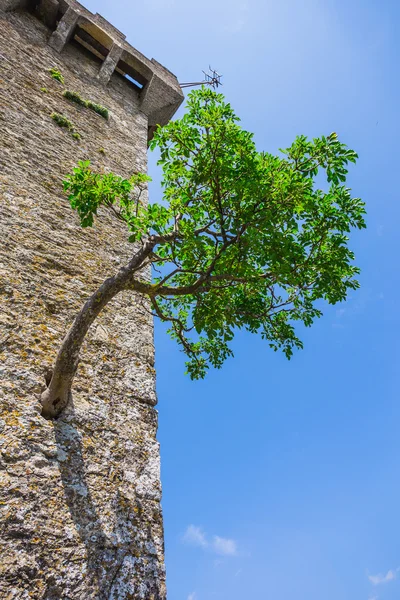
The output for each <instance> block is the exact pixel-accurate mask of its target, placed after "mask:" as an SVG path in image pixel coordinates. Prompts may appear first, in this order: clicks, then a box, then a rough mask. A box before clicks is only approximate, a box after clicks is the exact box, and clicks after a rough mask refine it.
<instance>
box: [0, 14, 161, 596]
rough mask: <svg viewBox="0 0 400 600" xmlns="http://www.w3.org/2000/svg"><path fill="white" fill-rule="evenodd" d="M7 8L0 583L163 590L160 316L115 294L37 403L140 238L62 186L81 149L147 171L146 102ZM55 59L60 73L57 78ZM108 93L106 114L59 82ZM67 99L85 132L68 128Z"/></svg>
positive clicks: (1, 176)
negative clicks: (98, 294)
mask: <svg viewBox="0 0 400 600" xmlns="http://www.w3.org/2000/svg"><path fill="white" fill-rule="evenodd" d="M50 35H51V31H50V30H49V29H48V28H47V27H46V26H45V25H43V24H42V23H41V22H40V21H39V20H38V19H37V18H36V17H35V16H34V15H32V14H29V13H28V12H25V11H17V12H7V13H6V12H2V11H1V9H0V140H1V151H0V209H1V213H0V436H1V437H0V463H1V464H0V468H1V475H0V511H1V525H2V528H1V541H0V544H1V545H0V598H2V599H3V598H4V599H5V600H11V599H13V600H14V599H28V598H29V599H45V600H56V599H57V600H60V599H65V600H78V599H79V600H87V599H99V600H100V599H107V600H122V599H128V598H129V599H136V598H143V599H146V600H161V599H164V598H165V594H166V592H165V572H164V556H163V525H162V513H161V507H160V496H161V487H160V475H159V447H158V443H157V441H156V431H157V412H156V410H155V409H154V405H155V403H156V395H155V372H154V348H153V330H152V318H151V316H150V314H149V312H148V310H147V306H146V305H144V304H143V303H142V302H141V299H140V298H139V297H135V296H134V295H132V294H126V295H125V294H122V295H120V296H118V297H117V298H116V299H115V300H114V301H113V302H112V303H111V304H110V305H109V306H108V307H107V309H106V310H105V311H104V312H103V313H102V314H101V315H100V318H99V319H98V321H97V323H95V325H94V326H93V328H92V329H91V330H90V332H89V335H88V339H87V341H86V343H85V346H84V348H83V351H82V354H81V363H80V366H79V369H78V373H77V377H76V380H75V383H74V388H73V405H72V406H70V407H69V408H68V409H67V411H66V412H65V413H64V414H63V415H62V416H61V417H60V418H59V419H58V420H57V421H54V422H52V421H47V420H45V419H43V418H42V417H41V416H40V403H39V397H40V393H41V390H42V389H43V386H44V383H45V377H46V373H47V372H48V370H49V368H51V366H52V362H53V360H54V358H55V355H56V352H57V350H58V347H59V344H60V342H61V340H62V338H63V336H64V334H65V333H66V330H67V328H68V326H69V325H70V324H71V322H72V319H73V318H74V316H75V314H76V312H77V310H78V309H79V308H80V307H81V305H82V303H83V302H84V300H85V299H86V298H87V297H88V295H90V293H91V292H93V291H94V290H95V289H96V287H97V286H98V285H99V284H100V283H101V282H102V280H103V279H104V278H105V277H106V276H107V275H109V274H113V273H115V271H116V270H117V269H118V267H119V265H120V264H121V263H122V262H123V261H125V260H127V258H128V257H129V256H130V254H131V253H132V246H131V245H130V244H128V243H127V242H126V238H127V236H126V232H125V231H124V229H123V226H121V224H119V223H118V222H116V221H112V220H111V219H110V218H108V217H107V215H101V216H100V218H99V219H98V221H97V223H96V226H95V227H94V228H92V229H82V228H80V226H79V223H78V220H77V217H76V215H75V213H74V212H73V211H72V210H71V209H70V207H69V204H68V202H67V200H66V197H65V195H64V194H63V192H62V177H63V175H64V174H65V173H68V172H69V171H70V170H71V169H72V168H73V166H74V165H75V164H76V162H77V161H78V160H80V159H84V160H86V159H90V160H91V162H92V164H93V166H94V167H95V168H96V169H105V170H113V171H114V172H116V173H119V174H120V175H123V176H129V175H130V174H131V173H132V172H134V171H145V170H146V145H147V136H148V126H149V122H148V114H145V113H144V112H143V110H142V109H141V98H140V94H139V92H138V91H136V90H135V89H134V88H133V87H132V86H131V85H130V84H129V83H128V82H127V81H125V80H124V79H123V77H121V76H119V75H118V74H115V73H114V74H113V75H112V77H111V80H110V82H109V84H108V85H107V86H104V85H103V84H102V83H101V82H99V80H98V77H97V76H98V72H99V60H98V59H96V57H94V56H93V55H92V54H91V53H89V52H86V51H85V50H84V49H83V48H82V47H78V46H77V45H76V44H75V43H69V44H68V45H67V46H66V47H65V48H64V49H63V51H62V53H61V54H58V53H57V52H56V51H54V50H53V49H52V48H51V47H49V45H48V40H49V37H50ZM52 67H55V68H57V69H59V70H60V71H61V73H62V74H63V75H64V78H65V87H63V86H62V85H61V84H60V83H59V82H57V81H56V80H54V79H52V78H51V77H50V75H49V69H51V68H52ZM64 89H69V90H73V91H76V92H78V93H80V94H81V96H82V97H84V98H86V99H90V100H92V101H94V102H97V103H100V104H102V105H104V106H106V107H107V108H108V109H109V111H110V117H109V119H108V120H105V119H104V118H102V117H101V116H100V115H98V114H96V113H95V112H93V111H91V110H89V109H87V108H85V107H80V106H78V105H75V104H73V103H71V102H69V101H68V100H66V99H65V98H64V97H63V96H62V92H63V90H64ZM52 112H58V113H62V114H64V115H65V116H66V117H67V118H68V119H70V121H71V122H73V124H74V126H75V129H76V131H77V132H79V133H80V135H81V139H80V140H76V139H74V138H73V137H72V135H71V133H70V132H69V131H68V130H67V129H64V128H60V127H59V126H58V125H57V124H56V123H55V122H54V121H53V120H52V119H51V118H50V115H51V113H52Z"/></svg>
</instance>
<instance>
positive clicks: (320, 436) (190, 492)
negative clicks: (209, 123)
mask: <svg viewBox="0 0 400 600" xmlns="http://www.w3.org/2000/svg"><path fill="white" fill-rule="evenodd" d="M85 3H86V5H87V6H88V7H89V8H90V9H91V10H93V11H96V10H97V11H98V12H100V13H101V14H103V15H104V16H105V17H107V18H108V19H109V20H110V21H111V22H112V23H113V24H114V25H116V26H117V27H118V28H120V29H121V30H122V31H124V32H125V33H126V34H127V37H128V40H129V41H130V42H131V43H132V44H133V45H134V46H136V47H137V48H138V49H139V50H141V51H142V52H143V53H145V54H146V55H147V56H149V57H154V58H156V59H157V60H159V61H160V62H162V63H163V64H165V65H166V66H167V67H168V68H169V69H171V70H172V71H173V72H175V73H176V74H177V76H178V78H179V79H180V80H181V81H188V80H189V81H190V80H197V79H198V77H199V76H200V75H201V70H202V69H203V68H207V67H208V65H209V64H211V65H212V66H213V67H215V68H216V69H218V70H219V71H220V72H221V73H223V75H224V79H223V83H224V87H223V92H224V93H225V95H226V97H227V98H228V99H229V101H230V102H231V104H232V105H233V107H234V108H235V110H236V112H237V113H238V114H239V116H241V118H242V124H243V126H244V127H245V128H247V129H248V130H250V131H253V132H255V138H256V142H257V145H258V147H259V149H260V150H261V149H264V150H268V151H272V152H275V151H277V149H278V148H279V147H285V146H287V145H289V144H290V142H291V141H292V140H293V138H294V137H295V135H296V134H300V133H303V134H306V135H308V136H317V135H320V134H329V133H330V132H331V131H336V132H337V133H338V134H339V136H340V138H341V139H342V140H343V141H345V142H346V143H348V144H349V146H350V147H352V148H354V149H356V150H357V151H358V152H359V155H360V160H359V163H358V164H357V166H356V167H352V169H351V174H350V185H351V187H352V188H353V190H354V192H355V194H356V195H359V196H361V197H362V198H363V199H364V200H365V201H366V202H367V208H368V229H367V231H363V232H360V233H357V234H355V235H354V236H353V238H352V245H353V247H354V249H355V251H356V256H357V262H358V264H359V265H360V266H361V267H362V276H361V284H362V287H361V289H360V290H359V291H358V292H357V293H353V294H352V295H351V298H349V300H348V301H347V302H346V303H344V304H341V305H338V306H336V307H327V309H326V311H325V314H324V317H323V318H322V319H320V320H319V322H318V323H316V324H315V326H314V327H313V328H312V329H311V330H308V331H307V332H306V334H305V336H304V342H305V349H304V350H303V351H301V352H298V353H297V354H296V355H295V356H294V358H293V359H292V361H291V362H287V361H286V360H285V359H284V357H283V356H281V355H278V354H274V353H273V352H271V351H269V349H268V347H267V346H265V345H264V344H263V343H262V342H261V341H260V340H258V339H257V338H256V337H254V336H250V335H240V336H239V337H238V338H237V339H236V340H235V344H234V350H235V355H236V356H235V358H234V359H233V360H230V361H229V362H228V363H227V364H226V365H225V368H224V369H223V370H221V371H215V372H211V373H210V374H209V376H208V378H207V380H205V381H203V382H196V383H193V382H191V381H190V380H189V379H188V378H187V377H185V376H184V374H183V372H184V368H183V356H182V355H181V354H180V353H179V352H178V351H177V348H176V347H175V346H174V344H173V343H172V342H170V341H169V339H168V338H167V337H166V336H165V334H164V333H163V331H162V328H161V327H160V326H159V325H157V327H156V346H157V372H158V395H159V411H160V429H159V440H160V442H161V456H162V479H163V489H164V496H163V507H164V516H165V538H166V559H167V581H168V591H169V600H248V599H253V598H254V599H260V600H372V599H373V600H375V599H379V600H398V599H399V598H400V571H398V569H399V567H400V545H399V539H400V517H399V512H400V511H399V506H400V435H399V433H400V403H399V402H398V397H399V388H400V381H399V379H400V378H399V374H398V373H399V368H398V365H399V359H400V341H399V320H400V316H399V309H398V303H399V301H398V296H399V292H400V281H399V266H398V263H399V256H398V254H399V252H398V248H399V222H400V218H399V217H400V214H399V213H400V205H399V176H398V173H399V166H398V161H399V148H398V140H399V137H400V136H399V134H400V127H399V105H400V97H399V96H400V93H399V92H400V85H399V61H400V48H399V37H400V3H398V2H397V1H396V0H393V1H391V0H380V1H378V0H374V1H368V0H325V1H323V0H301V1H300V0H275V1H274V2H271V1H270V0H247V1H246V0H213V1H211V0H202V2H196V3H194V2H187V0H146V2H138V1H137V2H134V3H127V2H123V1H122V0H114V1H113V2H112V3H110V2H106V1H105V0H90V1H89V0H86V2H85ZM150 174H151V175H153V176H154V178H155V183H154V184H153V185H152V188H151V194H152V198H153V199H157V198H158V197H159V194H160V190H159V185H158V178H159V175H158V174H157V169H156V166H155V161H154V159H152V158H151V161H150Z"/></svg>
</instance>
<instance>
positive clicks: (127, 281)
mask: <svg viewBox="0 0 400 600" xmlns="http://www.w3.org/2000/svg"><path fill="white" fill-rule="evenodd" d="M154 246H155V241H154V240H153V239H152V238H150V239H149V240H148V241H147V242H145V243H144V244H143V246H142V248H141V249H140V250H139V251H138V252H137V253H136V254H135V255H134V256H133V258H132V259H131V260H130V262H129V263H128V265H126V266H124V267H122V268H121V269H120V270H119V271H118V273H116V275H114V276H113V277H109V278H108V279H106V280H105V281H104V282H103V283H102V284H101V286H100V287H99V288H98V289H97V290H96V291H95V292H94V294H92V296H90V298H89V299H88V300H87V301H86V302H85V304H84V306H83V307H82V309H81V310H80V312H79V313H78V315H77V316H76V317H75V320H74V322H73V324H72V326H71V328H70V330H69V331H68V333H67V335H66V336H65V338H64V340H63V342H62V344H61V348H60V350H59V352H58V355H57V358H56V361H55V364H54V369H53V372H52V377H51V380H50V383H49V385H48V387H47V389H46V390H45V391H44V392H43V393H42V395H41V403H42V416H43V417H45V418H47V419H51V418H55V417H57V416H59V415H60V413H61V412H62V411H63V410H64V408H65V407H66V406H67V404H68V402H69V400H70V397H71V386H72V382H73V379H74V376H75V373H76V369H77V367H78V362H79V352H80V349H81V347H82V344H83V341H84V339H85V336H86V334H87V332H88V329H89V327H90V326H91V324H92V323H93V322H94V321H95V319H96V318H97V316H98V315H99V314H100V312H101V311H102V310H103V308H104V307H105V306H106V305H107V304H108V302H110V300H112V298H114V297H115V296H116V295H117V294H119V292H121V291H123V290H125V289H127V288H128V287H129V286H130V285H131V284H132V278H133V275H134V274H135V273H136V272H137V271H138V270H140V268H141V267H143V263H144V261H145V260H146V258H147V257H148V256H149V254H150V253H151V252H152V250H153V248H154Z"/></svg>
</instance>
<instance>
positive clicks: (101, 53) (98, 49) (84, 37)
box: [74, 26, 109, 61]
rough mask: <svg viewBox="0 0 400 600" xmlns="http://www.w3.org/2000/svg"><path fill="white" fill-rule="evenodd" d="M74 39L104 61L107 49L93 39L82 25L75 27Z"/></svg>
mask: <svg viewBox="0 0 400 600" xmlns="http://www.w3.org/2000/svg"><path fill="white" fill-rule="evenodd" d="M74 40H75V41H76V42H78V44H80V45H81V46H83V47H84V48H86V50H88V51H89V52H90V53H91V54H93V55H94V56H96V57H97V58H99V59H100V60H101V61H104V59H105V58H106V56H107V54H108V52H109V50H108V48H106V47H105V46H103V44H100V42H98V41H97V40H95V39H94V37H92V36H91V35H90V33H88V32H87V31H85V30H84V29H82V27H79V26H78V27H77V28H76V29H75V32H74Z"/></svg>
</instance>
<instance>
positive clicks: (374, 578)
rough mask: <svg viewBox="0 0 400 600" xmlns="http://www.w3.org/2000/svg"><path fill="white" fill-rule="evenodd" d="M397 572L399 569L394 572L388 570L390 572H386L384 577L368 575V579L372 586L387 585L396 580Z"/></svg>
mask: <svg viewBox="0 0 400 600" xmlns="http://www.w3.org/2000/svg"><path fill="white" fill-rule="evenodd" d="M398 571H399V569H396V570H395V571H393V570H392V569H390V571H388V572H387V573H386V575H382V574H381V573H379V574H378V575H368V579H369V580H370V582H371V583H372V584H373V585H381V584H382V583H389V581H393V580H394V579H396V577H397V572H398Z"/></svg>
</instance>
